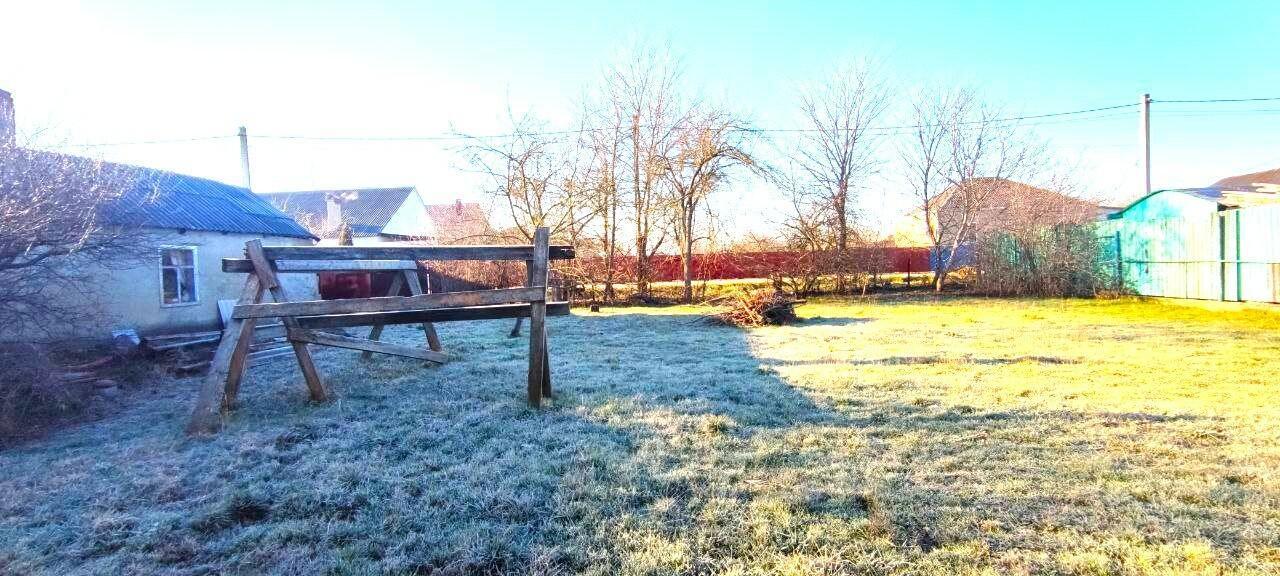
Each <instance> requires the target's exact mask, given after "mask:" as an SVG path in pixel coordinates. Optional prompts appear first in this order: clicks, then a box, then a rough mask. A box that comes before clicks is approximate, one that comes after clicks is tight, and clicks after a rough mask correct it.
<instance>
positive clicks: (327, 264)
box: [222, 258, 418, 273]
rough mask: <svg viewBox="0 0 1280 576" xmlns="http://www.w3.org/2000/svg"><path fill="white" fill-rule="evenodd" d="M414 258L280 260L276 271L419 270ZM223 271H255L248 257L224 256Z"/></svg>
mask: <svg viewBox="0 0 1280 576" xmlns="http://www.w3.org/2000/svg"><path fill="white" fill-rule="evenodd" d="M417 269H418V264H417V263H416V262H414V261H412V260H280V261H277V262H276V272H279V273H290V272H302V273H307V272H310V273H315V272H383V271H396V270H417ZM222 271H223V272H253V262H252V261H250V260H249V259H247V258H223V259H222Z"/></svg>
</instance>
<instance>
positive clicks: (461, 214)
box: [263, 186, 488, 245]
mask: <svg viewBox="0 0 1280 576" xmlns="http://www.w3.org/2000/svg"><path fill="white" fill-rule="evenodd" d="M263 197H264V198H266V199H268V200H270V201H271V203H272V204H274V205H275V206H276V207H277V208H279V209H280V210H282V211H284V212H285V213H287V214H289V215H290V216H292V217H293V218H294V219H296V220H297V221H298V222H301V223H303V224H304V225H306V226H307V227H308V228H309V229H311V230H313V231H315V232H316V233H317V235H318V236H320V237H321V238H323V240H322V243H332V242H336V241H337V239H338V237H339V235H340V234H341V230H342V228H343V225H344V224H345V225H346V226H347V227H348V228H350V230H351V236H352V243H353V244H355V245H365V244H378V243H383V242H398V241H406V240H413V241H422V242H430V243H439V244H443V243H450V242H457V241H460V240H463V239H466V238H469V237H483V236H484V235H485V234H486V233H487V232H488V219H487V218H486V217H485V214H484V210H482V209H481V208H480V205H479V204H464V203H462V202H461V201H458V202H455V203H454V204H442V205H428V204H427V203H426V202H424V201H423V200H422V195H421V194H419V193H418V190H417V188H414V187H412V186H405V187H400V188H362V189H349V190H311V191H304V192H277V193H272V194H264V195H263ZM473 243H475V242H474V241H473Z"/></svg>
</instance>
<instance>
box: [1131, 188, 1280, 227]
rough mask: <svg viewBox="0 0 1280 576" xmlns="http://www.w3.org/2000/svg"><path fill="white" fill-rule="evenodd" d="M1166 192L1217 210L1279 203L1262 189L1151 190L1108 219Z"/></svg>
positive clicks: (1277, 197) (1279, 198)
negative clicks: (1217, 208) (1186, 196)
mask: <svg viewBox="0 0 1280 576" xmlns="http://www.w3.org/2000/svg"><path fill="white" fill-rule="evenodd" d="M1166 192H1171V193H1177V194H1186V195H1188V196H1193V197H1195V198H1199V199H1201V200H1208V201H1209V202H1213V203H1214V204H1217V205H1218V207H1219V209H1222V208H1242V207H1245V206H1253V205H1257V204H1272V203H1277V202H1280V193H1276V192H1271V191H1268V190H1266V189H1263V188H1253V187H1247V188H1242V187H1216V186H1209V187H1206V188H1168V189H1164V190H1153V191H1151V192H1150V193H1148V194H1143V195H1142V196H1141V197H1140V198H1138V199H1137V200H1134V201H1133V202H1130V203H1129V204H1128V205H1126V206H1125V207H1124V208H1122V209H1120V210H1117V211H1116V212H1113V213H1111V214H1110V215H1109V216H1108V218H1109V219H1112V220H1115V219H1120V218H1123V217H1124V214H1125V212H1127V211H1128V210H1129V209H1130V208H1133V207H1134V206H1137V205H1138V204H1141V203H1143V202H1145V201H1146V200H1147V199H1148V198H1150V197H1152V196H1155V195H1156V194H1164V193H1166Z"/></svg>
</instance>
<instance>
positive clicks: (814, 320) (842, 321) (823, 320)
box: [800, 316, 873, 326]
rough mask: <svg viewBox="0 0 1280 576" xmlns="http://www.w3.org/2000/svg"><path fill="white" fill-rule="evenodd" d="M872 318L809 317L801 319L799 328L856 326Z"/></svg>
mask: <svg viewBox="0 0 1280 576" xmlns="http://www.w3.org/2000/svg"><path fill="white" fill-rule="evenodd" d="M872 320H873V319H872V318H849V317H839V316H836V317H827V316H810V317H808V318H801V319H800V325H801V326H856V325H858V324H863V323H866V322H871V321H872Z"/></svg>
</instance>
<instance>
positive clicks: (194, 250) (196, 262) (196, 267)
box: [156, 244, 200, 308]
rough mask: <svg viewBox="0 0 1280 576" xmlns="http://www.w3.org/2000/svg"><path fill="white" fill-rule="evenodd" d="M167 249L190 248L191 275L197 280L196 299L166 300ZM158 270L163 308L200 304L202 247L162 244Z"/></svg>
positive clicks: (161, 305)
mask: <svg viewBox="0 0 1280 576" xmlns="http://www.w3.org/2000/svg"><path fill="white" fill-rule="evenodd" d="M165 250H190V251H191V275H192V277H193V278H195V281H196V299H195V300H192V301H190V302H174V303H172V304H167V303H165V301H164V268H165V266H164V251H165ZM156 271H157V272H158V273H159V274H160V307H161V308H184V307H187V306H198V305H199V304H200V249H199V247H197V246H190V245H181V244H162V245H161V246H160V265H159V266H157V267H156Z"/></svg>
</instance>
